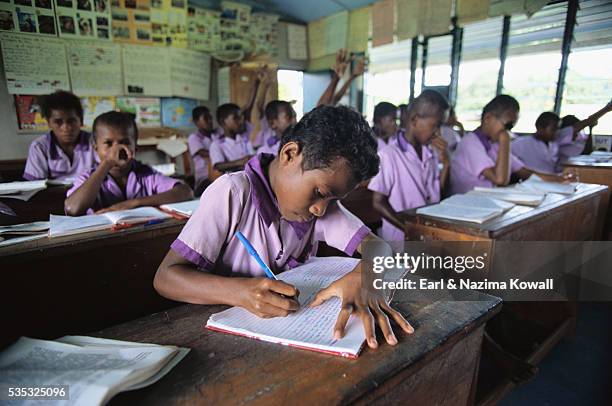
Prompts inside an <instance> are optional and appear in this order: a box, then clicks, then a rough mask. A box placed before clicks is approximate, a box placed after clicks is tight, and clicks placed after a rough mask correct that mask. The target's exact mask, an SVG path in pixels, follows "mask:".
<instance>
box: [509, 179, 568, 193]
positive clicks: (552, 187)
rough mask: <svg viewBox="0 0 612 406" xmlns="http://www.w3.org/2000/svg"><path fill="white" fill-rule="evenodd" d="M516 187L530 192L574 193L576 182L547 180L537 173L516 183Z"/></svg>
mask: <svg viewBox="0 0 612 406" xmlns="http://www.w3.org/2000/svg"><path fill="white" fill-rule="evenodd" d="M515 189H516V190H520V191H525V192H529V193H557V194H561V195H572V194H574V192H576V184H575V183H559V182H547V181H545V180H543V179H542V178H540V177H539V176H537V175H531V176H530V177H529V178H528V179H527V180H526V181H524V182H521V183H518V184H516V185H515Z"/></svg>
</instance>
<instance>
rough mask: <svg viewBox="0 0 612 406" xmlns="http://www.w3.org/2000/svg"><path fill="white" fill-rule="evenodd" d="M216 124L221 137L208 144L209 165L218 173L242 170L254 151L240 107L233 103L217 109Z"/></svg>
mask: <svg viewBox="0 0 612 406" xmlns="http://www.w3.org/2000/svg"><path fill="white" fill-rule="evenodd" d="M217 123H219V127H220V128H221V129H222V134H223V135H222V136H220V137H219V138H217V139H215V140H213V142H212V143H211V144H210V163H211V165H212V166H213V168H214V169H215V170H217V171H219V172H233V171H240V170H242V169H243V168H244V165H245V164H246V163H247V162H248V160H249V159H250V158H251V156H252V155H253V154H254V153H255V151H254V149H253V146H252V145H251V141H249V134H250V132H248V130H247V129H246V127H245V122H244V119H243V117H242V114H241V113H240V107H238V106H237V105H236V104H233V103H227V104H222V105H220V106H219V107H217Z"/></svg>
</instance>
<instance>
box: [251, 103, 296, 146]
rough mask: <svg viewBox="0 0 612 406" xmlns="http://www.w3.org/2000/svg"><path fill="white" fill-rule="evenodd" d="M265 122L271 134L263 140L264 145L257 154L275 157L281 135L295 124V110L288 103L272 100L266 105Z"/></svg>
mask: <svg viewBox="0 0 612 406" xmlns="http://www.w3.org/2000/svg"><path fill="white" fill-rule="evenodd" d="M266 121H267V122H268V128H269V129H270V130H271V131H272V134H271V135H269V136H268V137H267V138H266V139H265V140H264V144H263V145H262V146H261V147H259V148H258V149H257V153H258V154H261V153H264V154H273V155H276V154H278V149H279V147H280V142H281V137H282V135H283V133H284V132H285V130H286V129H287V128H289V127H290V126H292V125H294V124H295V110H293V107H292V106H291V103H289V102H286V101H283V100H272V101H271V102H270V103H268V104H267V105H266Z"/></svg>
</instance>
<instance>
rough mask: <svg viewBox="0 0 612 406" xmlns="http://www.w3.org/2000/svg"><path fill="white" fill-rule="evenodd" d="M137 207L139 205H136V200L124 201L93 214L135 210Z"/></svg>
mask: <svg viewBox="0 0 612 406" xmlns="http://www.w3.org/2000/svg"><path fill="white" fill-rule="evenodd" d="M139 206H140V205H139V204H138V200H136V199H130V200H124V201H123V202H119V203H117V204H113V205H112V206H110V207H107V208H105V209H101V210H98V211H97V212H96V213H95V214H104V213H108V212H109V211H119V210H129V209H135V208H136V207H139Z"/></svg>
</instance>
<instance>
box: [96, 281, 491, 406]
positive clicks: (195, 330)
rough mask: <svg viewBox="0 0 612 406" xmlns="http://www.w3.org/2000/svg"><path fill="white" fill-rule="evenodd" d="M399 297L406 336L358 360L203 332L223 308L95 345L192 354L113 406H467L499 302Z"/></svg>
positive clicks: (194, 311) (164, 320)
mask: <svg viewBox="0 0 612 406" xmlns="http://www.w3.org/2000/svg"><path fill="white" fill-rule="evenodd" d="M397 293H398V294H397V295H396V296H400V297H399V298H397V299H398V300H396V301H395V303H396V306H397V307H398V308H399V310H400V311H401V312H402V313H403V314H404V315H408V319H409V320H410V321H411V323H413V326H415V333H414V335H412V336H400V337H398V338H399V344H398V345H397V347H395V348H393V347H391V346H389V345H386V344H384V345H381V346H380V347H379V348H378V349H377V350H376V351H372V350H370V349H368V348H366V349H364V350H363V352H362V354H361V355H360V356H359V358H358V359H357V360H349V359H346V358H341V357H336V356H330V355H324V354H319V353H315V352H310V351H305V350H298V349H295V348H289V347H285V346H281V345H278V344H271V343H265V342H262V341H257V340H252V339H248V338H244V337H238V336H232V335H228V334H223V333H218V332H213V331H210V330H206V329H204V327H203V326H204V324H205V323H206V320H207V319H208V317H209V316H210V315H211V314H212V313H215V312H218V311H221V310H223V309H224V308H225V307H224V306H198V305H183V306H180V307H175V308H173V309H171V310H168V311H165V312H161V313H158V314H154V315H151V316H148V317H143V318H141V319H139V320H135V321H132V322H128V323H125V324H122V325H119V326H116V327H112V328H108V329H105V330H103V331H100V332H98V333H94V334H93V335H95V336H100V337H106V338H114V339H119V340H131V341H140V342H152V343H156V344H172V345H178V346H183V347H189V348H191V352H190V353H189V354H188V355H187V357H185V359H183V360H182V361H181V362H180V363H179V364H178V365H177V366H176V367H175V368H174V369H173V370H172V371H171V372H170V373H169V374H168V376H166V377H164V378H163V379H162V380H161V381H159V382H157V383H156V384H154V385H153V386H151V387H148V388H144V389H141V390H137V391H131V392H126V393H122V394H120V395H118V396H116V397H115V398H113V400H112V401H111V404H116V405H122V404H125V405H133V404H159V405H171V404H261V405H285V404H291V405H301V404H304V405H306V404H308V405H312V404H323V405H329V404H347V403H357V404H414V405H422V404H444V405H466V404H471V403H472V401H473V389H474V383H475V382H474V379H475V376H476V370H477V368H478V360H479V357H480V345H481V341H482V336H483V331H484V323H485V322H486V321H487V320H488V319H489V318H490V317H492V316H493V315H494V314H496V313H497V312H498V311H499V310H500V302H501V301H500V299H498V298H495V297H493V296H488V295H484V294H480V293H477V292H472V293H473V294H474V296H472V297H473V298H474V299H476V298H478V299H479V300H478V301H462V302H442V301H440V302H435V303H432V304H429V305H427V306H426V305H423V304H421V305H419V304H415V303H410V302H409V301H408V299H409V297H408V296H409V295H408V294H405V293H407V292H400V291H398V292H397ZM330 334H331V332H330ZM379 341H382V339H380V338H379Z"/></svg>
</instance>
